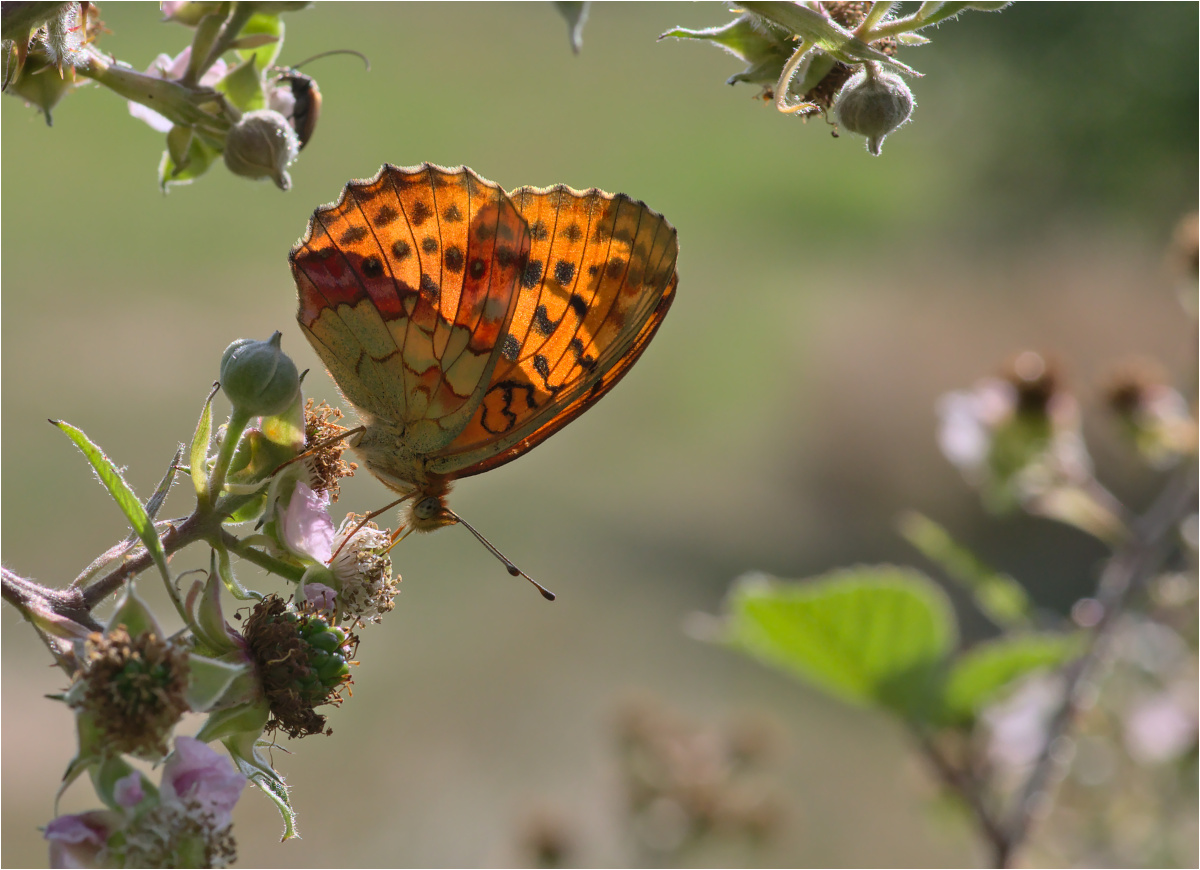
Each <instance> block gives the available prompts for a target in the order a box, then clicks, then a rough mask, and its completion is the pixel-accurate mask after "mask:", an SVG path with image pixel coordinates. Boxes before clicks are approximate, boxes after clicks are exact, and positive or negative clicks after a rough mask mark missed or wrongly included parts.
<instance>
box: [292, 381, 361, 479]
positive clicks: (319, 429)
mask: <svg viewBox="0 0 1200 870" xmlns="http://www.w3.org/2000/svg"><path fill="white" fill-rule="evenodd" d="M342 416H343V415H342V412H341V411H339V410H338V409H337V408H333V407H330V406H329V405H328V404H326V403H325V402H321V403H320V404H319V405H318V404H315V403H314V402H313V400H312V399H309V400H308V401H306V402H305V403H304V444H305V446H306V447H308V448H309V449H312V448H313V447H318V448H319V449H317V450H313V452H312V453H310V454H309V455H308V456H307V457H306V458H305V464H306V465H307V466H308V470H309V472H310V473H311V475H312V480H311V481H310V482H309V485H310V486H311V487H312V488H313V489H314V490H315V491H317V492H327V493H329V500H330V501H331V502H335V501H337V500H338V487H339V481H340V480H341V479H342V478H343V477H350V476H352V475H353V474H354V472H355V470H357V468H358V466H357V465H355V464H354V463H353V462H347V461H346V460H344V459H342V454H343V453H345V452H346V439H344V438H342V439H338V436H339V435H341V434H342V433H344V432H346V431H347V429H346V427H345V426H339V425H338V424H337V422H336V421H338V420H340V419H342ZM335 439H337V440H335Z"/></svg>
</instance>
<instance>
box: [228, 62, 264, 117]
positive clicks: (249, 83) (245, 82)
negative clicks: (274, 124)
mask: <svg viewBox="0 0 1200 870" xmlns="http://www.w3.org/2000/svg"><path fill="white" fill-rule="evenodd" d="M215 87H216V89H217V90H218V91H220V92H221V93H223V94H224V95H225V96H227V97H228V98H229V102H231V103H233V104H234V105H235V106H237V107H238V108H239V109H241V110H242V111H243V112H253V111H254V110H256V109H264V108H266V106H267V100H266V97H265V96H264V95H263V83H262V76H261V75H259V72H258V66H257V63H256V60H255V57H254V55H253V54H251V56H250V57H248V58H247V59H246V61H245V62H244V63H240V64H238V65H237V66H235V67H234V68H233V69H232V70H230V71H229V72H228V73H226V74H225V77H224V78H223V79H221V80H220V81H219V82H217V84H216V86H215Z"/></svg>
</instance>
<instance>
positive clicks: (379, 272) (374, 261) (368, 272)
mask: <svg viewBox="0 0 1200 870" xmlns="http://www.w3.org/2000/svg"><path fill="white" fill-rule="evenodd" d="M362 273H363V275H365V276H366V277H368V278H382V277H383V263H381V262H380V261H379V258H378V257H376V256H370V257H364V258H363V261H362Z"/></svg>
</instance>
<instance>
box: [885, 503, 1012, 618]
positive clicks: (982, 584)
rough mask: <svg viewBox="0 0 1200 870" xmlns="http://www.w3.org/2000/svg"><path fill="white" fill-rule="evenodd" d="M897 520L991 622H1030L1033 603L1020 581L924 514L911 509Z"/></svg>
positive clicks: (907, 533) (925, 554) (911, 542)
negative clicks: (995, 567)
mask: <svg viewBox="0 0 1200 870" xmlns="http://www.w3.org/2000/svg"><path fill="white" fill-rule="evenodd" d="M899 524H900V534H901V535H903V536H904V538H905V540H907V541H908V542H909V543H910V544H912V545H913V546H914V547H916V548H917V549H918V550H920V551H921V555H923V556H924V557H925V558H927V559H929V561H931V562H933V563H934V564H936V565H937V566H938V567H939V568H941V569H942V570H943V571H945V572H946V575H947V576H948V577H949V578H950V579H952V580H955V581H956V582H958V583H960V584H962V586H963V587H964V588H965V589H966V590H967V591H968V592H970V593H971V595H972V596H973V597H974V599H975V604H976V606H977V607H978V608H979V609H980V611H981V612H982V613H983V614H984V615H985V616H987V617H988V618H989V619H991V620H992V622H994V623H995V624H996V625H998V626H1000V627H1001V628H1009V629H1019V628H1028V627H1029V626H1030V625H1031V624H1032V618H1033V604H1032V602H1031V601H1030V600H1029V596H1028V595H1027V594H1026V592H1025V589H1024V587H1023V586H1021V584H1020V583H1018V582H1017V581H1016V580H1014V579H1013V578H1012V577H1009V576H1008V575H1007V574H1002V573H1000V572H999V571H996V570H995V569H993V568H991V567H989V566H988V565H987V564H986V563H984V562H983V561H982V560H981V559H980V558H979V557H978V556H976V555H975V554H974V553H972V552H971V551H970V550H968V549H967V548H966V547H964V546H963V545H961V544H959V543H958V542H957V541H955V540H954V538H952V537H951V536H950V533H949V532H948V531H946V529H945V528H943V527H942V526H941V525H939V524H938V523H936V522H934V521H933V520H931V519H929V517H927V516H925V515H924V514H920V513H917V512H916V511H910V512H908V513H906V514H904V515H903V516H902V517H900V523H899Z"/></svg>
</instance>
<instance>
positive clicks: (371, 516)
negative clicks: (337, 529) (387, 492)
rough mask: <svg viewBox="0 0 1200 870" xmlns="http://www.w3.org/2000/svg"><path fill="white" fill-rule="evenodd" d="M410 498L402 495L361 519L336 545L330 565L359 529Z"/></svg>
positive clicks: (410, 496)
mask: <svg viewBox="0 0 1200 870" xmlns="http://www.w3.org/2000/svg"><path fill="white" fill-rule="evenodd" d="M410 498H412V493H409V494H408V495H402V496H400V498H398V499H396V500H395V501H393V502H389V503H388V504H385V505H384V506H383V507H381V508H380V509H379V510H377V511H371V512H370V513H369V514H367V515H366V516H365V517H363V518H362V519H361V520H360V521H359V523H358V525H357V526H355V527H354V531H352V532H351V533H350V534H348V535H346V537H345V539H344V540H343V541H342V543H341V544H339V545H338V548H337V549H336V550H334V551H333V555H332V556H330V557H329V562H330V564H333V560H334V559H336V558H337V557H338V553H340V552H342V548H343V547H345V546H346V545H347V544H348V543H350V539H351V538H353V537H354V536H355V535H357V534H358V531H359V529H361V528H362V527H363V526H365V525H366V524H367V523H369V522H371V520H373V519H375V517H377V516H379V515H380V514H382V513H386V512H388V511H390V510H391V509H392V508H394V507H395V506H396V505H398V504H400V503H401V502H405V501H408V500H409V499H410ZM396 543H398V542H396ZM396 543H393V544H392V547H394V546H396ZM392 547H388V549H389V550H391V548H392Z"/></svg>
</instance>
